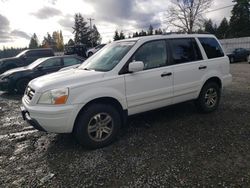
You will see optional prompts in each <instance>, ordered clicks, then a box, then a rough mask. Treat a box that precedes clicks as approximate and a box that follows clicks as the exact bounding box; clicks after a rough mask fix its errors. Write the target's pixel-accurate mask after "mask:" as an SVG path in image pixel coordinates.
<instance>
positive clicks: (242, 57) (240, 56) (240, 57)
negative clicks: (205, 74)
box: [227, 48, 250, 63]
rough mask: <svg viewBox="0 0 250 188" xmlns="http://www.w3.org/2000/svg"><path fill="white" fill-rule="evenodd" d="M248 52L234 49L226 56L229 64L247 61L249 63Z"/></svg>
mask: <svg viewBox="0 0 250 188" xmlns="http://www.w3.org/2000/svg"><path fill="white" fill-rule="evenodd" d="M249 54H250V52H249V50H247V49H244V48H236V49H234V50H233V52H232V53H230V54H227V56H228V57H229V60H230V63H234V62H239V61H247V62H249V60H250V59H249Z"/></svg>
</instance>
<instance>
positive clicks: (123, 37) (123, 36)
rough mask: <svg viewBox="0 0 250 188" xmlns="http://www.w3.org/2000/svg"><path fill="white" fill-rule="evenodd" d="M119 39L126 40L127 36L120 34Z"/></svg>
mask: <svg viewBox="0 0 250 188" xmlns="http://www.w3.org/2000/svg"><path fill="white" fill-rule="evenodd" d="M119 38H120V40H122V39H125V35H124V33H123V32H122V31H121V32H120V35H119Z"/></svg>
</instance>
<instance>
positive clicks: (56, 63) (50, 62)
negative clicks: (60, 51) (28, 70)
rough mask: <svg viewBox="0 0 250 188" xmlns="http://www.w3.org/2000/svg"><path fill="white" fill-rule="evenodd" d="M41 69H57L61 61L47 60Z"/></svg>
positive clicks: (56, 59)
mask: <svg viewBox="0 0 250 188" xmlns="http://www.w3.org/2000/svg"><path fill="white" fill-rule="evenodd" d="M41 66H42V67H43V68H51V67H59V66H61V59H60V58H53V59H48V60H47V61H45V62H44V63H42V65H41Z"/></svg>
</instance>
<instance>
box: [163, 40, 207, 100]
mask: <svg viewBox="0 0 250 188" xmlns="http://www.w3.org/2000/svg"><path fill="white" fill-rule="evenodd" d="M168 43H169V46H170V49H171V64H172V67H173V76H174V81H173V90H174V94H173V95H174V98H173V103H179V102H183V101H187V100H190V99H194V98H196V97H197V93H198V90H199V89H200V85H201V82H202V77H203V75H204V72H205V71H206V68H207V67H206V64H205V62H204V61H203V58H202V55H201V52H200V50H199V47H198V44H197V42H196V40H195V38H176V39H169V40H168Z"/></svg>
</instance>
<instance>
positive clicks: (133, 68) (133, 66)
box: [128, 61, 144, 72]
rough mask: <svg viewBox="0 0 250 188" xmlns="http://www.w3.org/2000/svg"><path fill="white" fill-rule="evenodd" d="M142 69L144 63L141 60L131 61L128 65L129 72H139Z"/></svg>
mask: <svg viewBox="0 0 250 188" xmlns="http://www.w3.org/2000/svg"><path fill="white" fill-rule="evenodd" d="M143 69H144V63H143V62H142V61H133V62H131V63H129V65H128V71H129V72H139V71H142V70H143Z"/></svg>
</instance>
